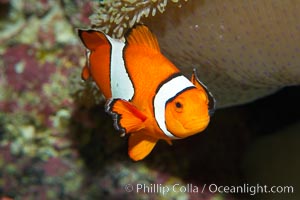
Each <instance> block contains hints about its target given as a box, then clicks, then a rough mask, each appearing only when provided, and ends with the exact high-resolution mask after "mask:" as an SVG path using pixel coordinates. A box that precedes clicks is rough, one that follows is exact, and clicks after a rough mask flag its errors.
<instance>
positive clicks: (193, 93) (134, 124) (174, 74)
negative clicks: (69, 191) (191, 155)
mask: <svg viewBox="0 0 300 200" xmlns="http://www.w3.org/2000/svg"><path fill="white" fill-rule="evenodd" d="M79 37H80V38H81V40H82V42H83V44H84V45H85V47H86V48H87V50H88V51H87V52H88V53H87V57H88V58H87V65H86V67H85V68H84V69H83V72H82V77H83V79H88V78H89V77H91V78H92V79H93V80H94V81H95V82H96V84H97V86H98V87H99V89H100V90H101V92H102V93H103V94H104V96H105V98H106V99H107V103H106V106H105V108H106V111H107V112H109V113H110V114H112V115H113V116H114V120H115V127H116V129H118V130H120V131H122V132H123V133H125V134H128V135H129V147H128V153H129V156H130V157H131V158H132V159H133V160H135V161H136V160H141V159H143V158H144V157H146V156H147V155H148V154H149V153H150V152H151V150H152V149H153V147H154V146H155V144H156V143H157V141H158V140H159V139H163V140H166V141H167V142H168V143H170V142H171V140H172V139H181V138H185V137H188V136H191V135H194V134H196V133H199V132H201V131H203V130H204V129H205V128H206V127H207V125H208V123H209V120H210V113H212V112H213V111H214V107H215V100H214V98H213V96H212V95H211V94H210V93H209V92H208V90H207V88H206V87H205V86H204V85H203V84H202V83H201V82H200V81H199V80H198V78H197V76H196V73H195V70H194V73H193V75H192V78H191V80H188V79H187V78H185V77H184V76H183V75H182V74H181V73H180V71H179V70H178V69H177V68H176V67H175V66H174V65H173V64H172V63H171V62H170V61H169V60H168V59H167V58H166V57H164V56H163V55H162V54H161V52H160V48H159V45H158V42H157V39H156V37H155V36H154V35H153V34H152V33H151V32H150V31H149V29H148V28H147V27H146V26H144V25H137V26H135V27H134V28H132V29H131V30H130V31H129V32H128V33H127V35H126V42H123V41H121V40H116V39H113V38H111V37H109V36H108V35H106V34H104V33H102V32H100V31H96V30H79Z"/></svg>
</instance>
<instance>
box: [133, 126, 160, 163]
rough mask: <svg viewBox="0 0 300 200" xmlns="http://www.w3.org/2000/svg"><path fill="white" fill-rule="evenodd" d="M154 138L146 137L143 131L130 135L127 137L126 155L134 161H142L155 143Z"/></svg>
mask: <svg viewBox="0 0 300 200" xmlns="http://www.w3.org/2000/svg"><path fill="white" fill-rule="evenodd" d="M157 140H158V139H156V138H153V137H151V136H148V135H146V134H145V133H143V131H140V132H136V133H132V134H130V136H129V144H128V154H129V156H130V158H131V159H132V160H134V161H138V160H142V159H144V158H145V157H146V156H147V155H148V154H149V153H150V152H151V151H152V149H153V147H154V146H155V144H156V143H157Z"/></svg>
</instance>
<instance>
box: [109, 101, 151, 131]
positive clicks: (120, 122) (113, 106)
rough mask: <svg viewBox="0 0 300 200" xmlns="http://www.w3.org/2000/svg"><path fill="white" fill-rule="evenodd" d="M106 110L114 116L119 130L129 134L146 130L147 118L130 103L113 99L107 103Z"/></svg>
mask: <svg viewBox="0 0 300 200" xmlns="http://www.w3.org/2000/svg"><path fill="white" fill-rule="evenodd" d="M105 109H106V111H107V112H108V113H110V114H111V115H113V116H114V120H115V128H116V129H117V130H120V131H122V132H125V133H126V134H128V133H132V132H137V131H139V130H141V129H143V128H145V125H144V121H145V120H146V119H147V117H146V116H145V115H144V114H143V113H142V112H141V111H139V110H138V108H137V107H136V106H134V105H133V104H132V103H130V102H128V101H125V100H123V99H111V100H109V101H108V102H107V103H106V105H105Z"/></svg>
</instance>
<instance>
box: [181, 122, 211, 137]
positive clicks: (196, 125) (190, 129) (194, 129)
mask: <svg viewBox="0 0 300 200" xmlns="http://www.w3.org/2000/svg"><path fill="white" fill-rule="evenodd" d="M209 121H210V118H209V117H207V118H204V119H192V120H189V121H188V122H186V123H184V124H183V125H182V126H183V128H184V131H183V132H181V133H176V134H175V136H177V137H180V138H186V137H188V136H191V135H195V134H197V133H199V132H201V131H203V130H204V129H205V128H206V127H207V126H208V124H209Z"/></svg>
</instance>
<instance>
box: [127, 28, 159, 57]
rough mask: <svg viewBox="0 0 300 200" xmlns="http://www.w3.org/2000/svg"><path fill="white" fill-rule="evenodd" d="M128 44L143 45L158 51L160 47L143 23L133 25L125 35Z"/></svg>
mask: <svg viewBox="0 0 300 200" xmlns="http://www.w3.org/2000/svg"><path fill="white" fill-rule="evenodd" d="M125 37H126V41H127V43H128V44H129V45H143V46H147V47H149V48H151V49H153V50H155V51H158V52H160V48H159V45H158V42H157V39H156V37H155V35H154V34H153V33H152V32H151V31H150V30H149V28H148V27H147V26H145V25H141V24H138V25H135V26H134V27H133V28H132V29H130V30H129V31H128V32H127V33H126V35H125Z"/></svg>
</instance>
